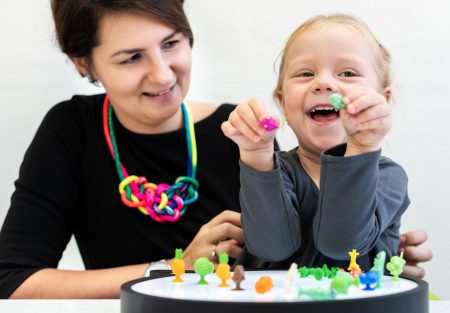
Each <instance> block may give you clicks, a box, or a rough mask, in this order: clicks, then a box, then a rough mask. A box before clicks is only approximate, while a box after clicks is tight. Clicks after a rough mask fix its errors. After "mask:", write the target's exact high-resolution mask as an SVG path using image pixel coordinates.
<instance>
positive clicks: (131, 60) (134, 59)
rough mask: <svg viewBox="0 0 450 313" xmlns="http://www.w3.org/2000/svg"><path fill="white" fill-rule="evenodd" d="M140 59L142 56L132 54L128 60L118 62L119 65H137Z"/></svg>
mask: <svg viewBox="0 0 450 313" xmlns="http://www.w3.org/2000/svg"><path fill="white" fill-rule="evenodd" d="M141 58H142V55H141V54H140V53H136V54H133V55H132V56H131V57H129V58H128V59H126V60H124V61H122V62H120V64H133V63H137V62H138V61H139V60H140V59H141Z"/></svg>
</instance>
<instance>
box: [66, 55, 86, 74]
mask: <svg viewBox="0 0 450 313" xmlns="http://www.w3.org/2000/svg"><path fill="white" fill-rule="evenodd" d="M69 59H70V61H72V63H73V65H75V67H76V68H77V70H78V72H79V73H80V75H81V76H83V77H85V76H88V75H89V68H88V66H87V62H86V58H79V57H73V56H69Z"/></svg>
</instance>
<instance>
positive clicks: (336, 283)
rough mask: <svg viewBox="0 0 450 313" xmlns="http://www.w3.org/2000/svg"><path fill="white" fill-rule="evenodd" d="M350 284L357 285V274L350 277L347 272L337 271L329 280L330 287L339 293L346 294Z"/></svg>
mask: <svg viewBox="0 0 450 313" xmlns="http://www.w3.org/2000/svg"><path fill="white" fill-rule="evenodd" d="M351 285H355V286H356V287H359V276H355V277H352V276H351V275H350V274H349V273H347V272H338V273H337V274H336V277H334V278H333V279H332V280H331V288H332V289H333V290H334V291H336V293H339V294H346V293H347V291H348V288H349V287H350V286H351Z"/></svg>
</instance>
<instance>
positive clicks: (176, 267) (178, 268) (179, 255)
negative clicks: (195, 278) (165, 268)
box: [171, 249, 185, 283]
mask: <svg viewBox="0 0 450 313" xmlns="http://www.w3.org/2000/svg"><path fill="white" fill-rule="evenodd" d="M171 268H172V273H174V274H175V278H174V280H172V282H173V283H182V282H183V281H184V280H182V279H181V275H183V274H184V273H185V271H184V260H183V249H175V259H174V260H173V262H172V266H171Z"/></svg>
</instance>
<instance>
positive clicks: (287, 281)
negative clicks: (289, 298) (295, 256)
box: [283, 263, 299, 294]
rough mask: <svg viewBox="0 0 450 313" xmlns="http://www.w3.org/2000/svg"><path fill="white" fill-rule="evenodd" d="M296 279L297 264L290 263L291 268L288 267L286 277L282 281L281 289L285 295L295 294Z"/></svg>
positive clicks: (297, 277)
mask: <svg viewBox="0 0 450 313" xmlns="http://www.w3.org/2000/svg"><path fill="white" fill-rule="evenodd" d="M298 279H299V276H298V266H297V263H292V264H291V267H289V270H288V272H287V274H286V277H285V278H284V280H283V287H284V290H285V292H286V293H287V294H295V292H296V285H297V281H298Z"/></svg>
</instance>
